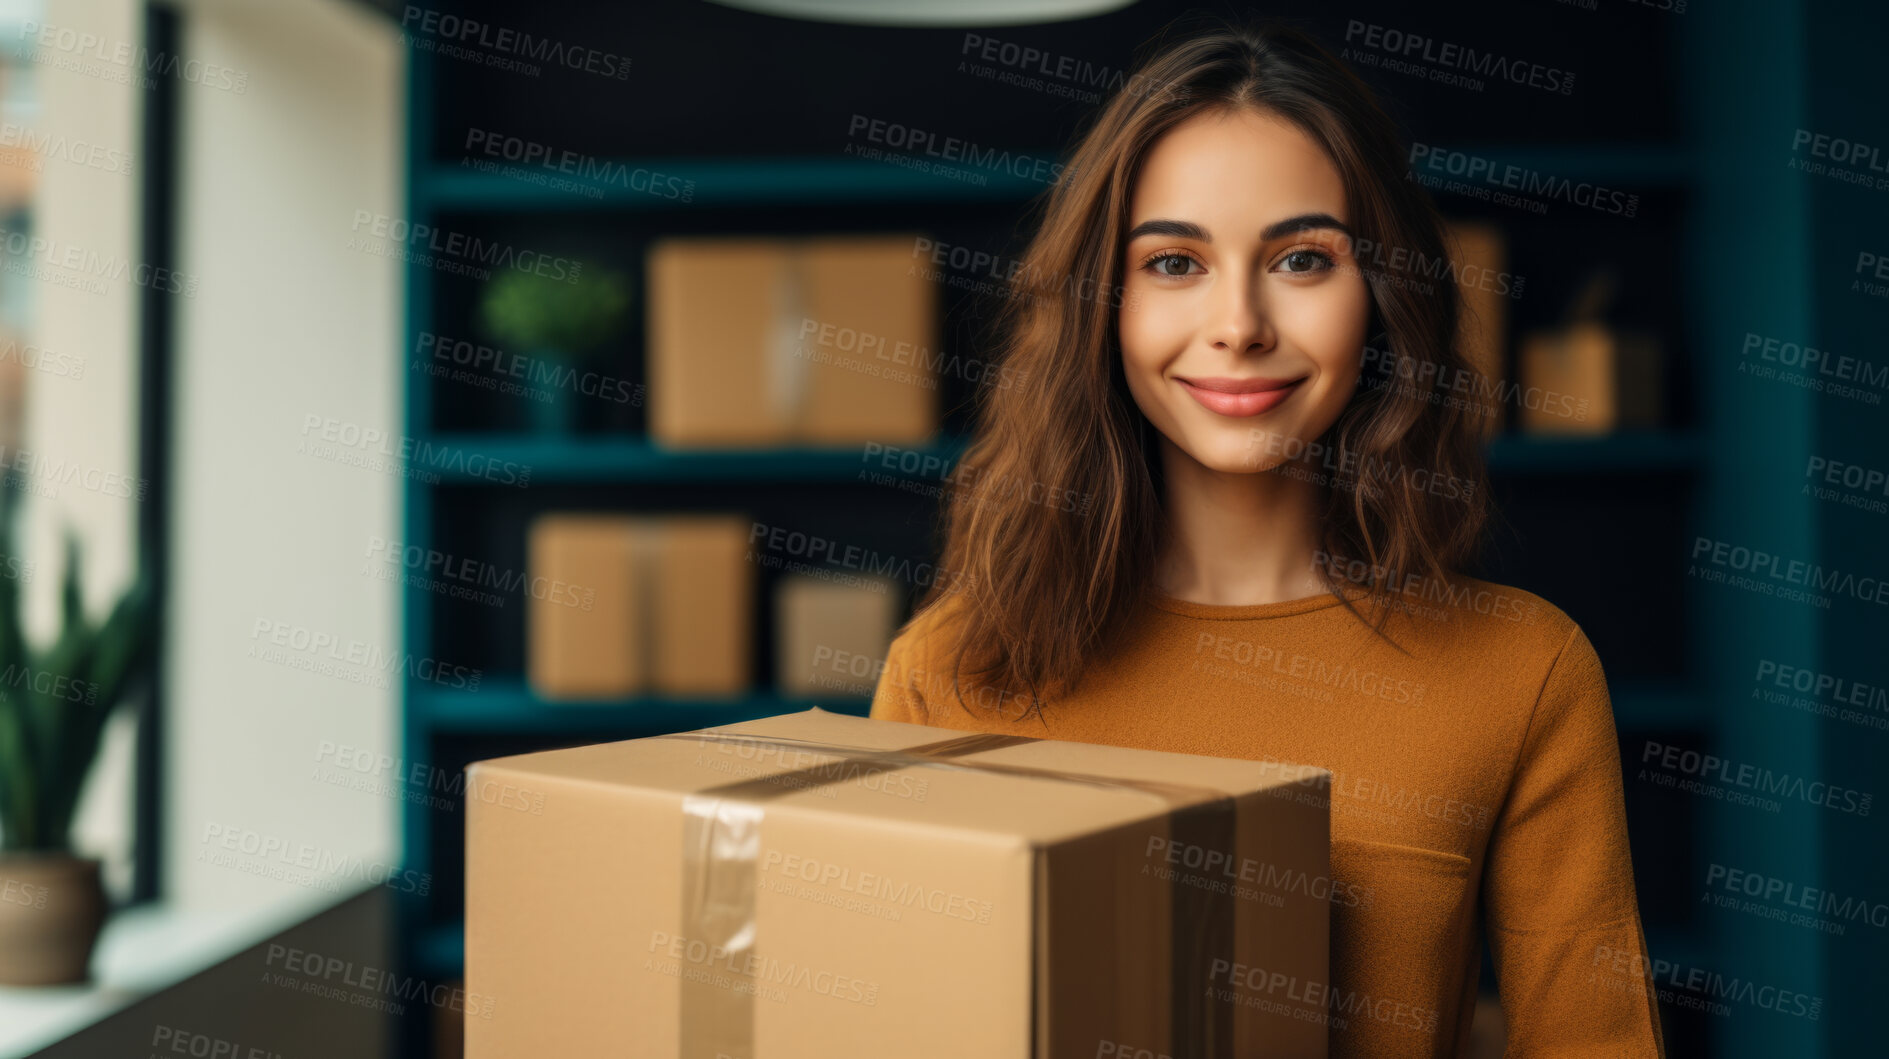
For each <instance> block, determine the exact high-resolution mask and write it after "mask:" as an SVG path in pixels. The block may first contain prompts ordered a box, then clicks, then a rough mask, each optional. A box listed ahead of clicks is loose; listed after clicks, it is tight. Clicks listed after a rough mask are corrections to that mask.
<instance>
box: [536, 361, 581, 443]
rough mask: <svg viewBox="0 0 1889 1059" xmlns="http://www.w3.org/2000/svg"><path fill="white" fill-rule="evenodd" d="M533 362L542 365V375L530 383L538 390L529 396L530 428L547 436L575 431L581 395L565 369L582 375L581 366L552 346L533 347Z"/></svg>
mask: <svg viewBox="0 0 1889 1059" xmlns="http://www.w3.org/2000/svg"><path fill="white" fill-rule="evenodd" d="M532 363H533V364H534V365H542V366H543V367H544V369H545V372H544V375H545V377H544V378H542V379H537V380H534V381H533V382H532V383H531V384H530V385H531V388H532V389H534V390H537V391H539V393H537V394H534V395H533V396H531V397H530V398H528V403H529V405H530V408H529V415H530V417H531V429H532V430H533V431H534V432H536V433H537V434H540V435H543V436H546V437H564V436H569V435H570V434H573V433H575V432H576V430H577V402H578V400H579V398H580V395H579V394H578V393H577V392H576V390H575V388H574V387H573V386H572V385H571V384H570V381H569V377H568V375H567V373H569V372H576V373H578V374H579V375H582V374H583V371H584V366H583V365H582V364H576V363H573V362H572V361H571V358H570V357H569V356H568V355H567V354H565V353H564V352H563V351H561V350H555V349H544V350H537V351H535V352H534V353H533V354H532ZM541 397H543V398H548V399H540V398H541Z"/></svg>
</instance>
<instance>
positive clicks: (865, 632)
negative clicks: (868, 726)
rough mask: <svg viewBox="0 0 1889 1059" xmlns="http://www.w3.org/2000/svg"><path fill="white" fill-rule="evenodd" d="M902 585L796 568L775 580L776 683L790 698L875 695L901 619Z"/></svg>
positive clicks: (867, 577)
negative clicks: (826, 575)
mask: <svg viewBox="0 0 1889 1059" xmlns="http://www.w3.org/2000/svg"><path fill="white" fill-rule="evenodd" d="M899 603H900V600H899V592H898V586H897V583H896V582H894V581H893V580H892V579H891V578H887V577H869V576H862V577H857V578H850V579H849V580H847V581H844V582H841V581H829V580H826V579H824V578H819V577H809V576H805V575H801V574H794V575H790V576H787V577H783V578H781V579H780V581H779V582H778V583H777V584H776V585H775V586H774V670H775V681H774V683H775V686H776V688H777V689H778V690H779V691H780V693H781V695H782V696H784V697H786V698H790V699H795V698H800V699H806V698H819V697H823V696H824V697H834V696H852V697H858V698H871V697H872V693H873V690H874V689H875V688H876V687H877V686H878V683H879V670H880V669H881V668H883V666H884V664H885V654H886V649H887V648H888V647H889V646H891V643H892V630H893V628H894V627H895V626H896V625H897V624H898V613H899Z"/></svg>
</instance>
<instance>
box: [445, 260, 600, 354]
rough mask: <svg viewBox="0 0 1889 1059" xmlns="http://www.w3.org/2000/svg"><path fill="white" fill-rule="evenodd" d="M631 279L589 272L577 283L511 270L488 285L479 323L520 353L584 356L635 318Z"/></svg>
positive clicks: (482, 300)
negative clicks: (631, 304) (632, 316)
mask: <svg viewBox="0 0 1889 1059" xmlns="http://www.w3.org/2000/svg"><path fill="white" fill-rule="evenodd" d="M629 309H630V282H629V279H628V278H627V277H626V276H624V275H623V274H622V273H620V272H609V271H604V272H585V273H581V274H580V275H579V276H578V277H577V280H576V282H566V281H564V280H560V279H551V278H550V277H547V276H540V275H538V274H537V273H535V272H522V271H519V270H517V269H509V270H507V271H505V272H504V273H501V274H500V275H499V277H498V278H497V279H494V280H493V281H492V282H490V283H488V284H486V287H485V293H484V296H483V297H482V298H481V300H480V302H479V325H480V327H481V328H483V329H484V331H485V333H486V334H487V335H489V336H491V338H492V339H493V340H494V341H496V342H498V343H500V344H501V345H504V346H507V347H509V348H510V349H512V350H513V351H515V352H519V353H526V352H529V353H533V354H538V355H551V356H557V357H560V358H562V359H566V360H578V359H581V358H582V357H584V356H586V355H588V354H590V353H594V352H596V351H597V350H598V349H600V348H602V346H603V345H604V344H605V343H607V342H609V341H610V339H612V338H614V337H616V335H617V334H619V333H620V332H621V331H622V330H623V326H624V323H625V321H627V320H628V319H629Z"/></svg>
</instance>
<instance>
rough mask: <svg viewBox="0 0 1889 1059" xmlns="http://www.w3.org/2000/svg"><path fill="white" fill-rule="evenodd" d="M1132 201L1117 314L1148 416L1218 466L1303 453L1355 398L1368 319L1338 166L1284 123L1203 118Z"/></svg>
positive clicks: (1225, 115)
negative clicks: (1305, 444) (1120, 297)
mask: <svg viewBox="0 0 1889 1059" xmlns="http://www.w3.org/2000/svg"><path fill="white" fill-rule="evenodd" d="M1129 211H1130V212H1129V238H1128V244H1127V247H1126V250H1125V252H1124V258H1123V274H1124V275H1125V276H1126V279H1124V280H1123V286H1124V288H1125V292H1124V297H1123V299H1122V304H1123V308H1122V309H1121V311H1120V313H1119V314H1118V321H1119V330H1120V334H1121V343H1122V366H1123V368H1124V369H1125V371H1126V373H1127V376H1128V389H1129V391H1130V392H1131V393H1133V394H1134V397H1135V403H1136V404H1138V405H1139V406H1140V407H1141V411H1142V414H1144V415H1146V416H1147V417H1148V419H1149V420H1150V421H1151V422H1152V423H1154V425H1155V427H1156V428H1158V429H1159V430H1160V431H1161V433H1162V434H1163V435H1165V436H1166V437H1167V438H1168V440H1169V441H1171V442H1173V443H1174V445H1176V446H1178V447H1179V448H1180V449H1181V450H1182V451H1183V452H1185V453H1187V454H1188V455H1189V456H1192V457H1193V458H1194V459H1195V460H1197V461H1199V462H1200V463H1201V464H1203V465H1205V466H1207V467H1209V468H1212V469H1214V470H1219V471H1239V472H1253V471H1262V470H1267V469H1269V468H1272V467H1275V466H1277V465H1279V464H1280V463H1282V462H1284V461H1285V460H1286V459H1287V458H1289V457H1294V456H1297V455H1299V454H1300V453H1301V452H1302V451H1303V446H1302V445H1301V444H1300V443H1301V442H1310V441H1315V440H1317V439H1318V437H1319V436H1320V435H1322V434H1323V433H1324V432H1325V431H1326V429H1327V428H1329V427H1330V426H1331V425H1332V423H1333V422H1335V421H1336V420H1337V418H1338V414H1339V412H1340V411H1342V410H1343V409H1344V407H1345V403H1346V402H1347V401H1348V400H1350V398H1351V393H1352V390H1353V388H1354V387H1355V386H1356V384H1357V381H1358V362H1359V358H1360V356H1361V353H1362V350H1363V346H1364V336H1365V328H1366V323H1367V321H1368V319H1369V317H1370V296H1369V293H1368V292H1367V290H1366V288H1365V283H1364V277H1363V275H1362V274H1360V273H1359V271H1358V269H1357V267H1356V264H1355V262H1354V260H1353V257H1352V250H1351V247H1352V239H1351V235H1350V231H1349V229H1348V228H1347V225H1349V223H1350V220H1351V218H1350V216H1349V214H1348V212H1347V210H1346V204H1345V191H1344V186H1343V184H1342V183H1340V180H1339V176H1338V170H1337V168H1336V167H1335V166H1333V165H1332V163H1331V160H1330V159H1329V158H1327V157H1326V156H1325V153H1324V152H1323V151H1322V150H1320V149H1319V147H1318V146H1317V145H1316V144H1315V143H1313V141H1312V140H1311V139H1309V138H1307V137H1306V135H1305V134H1304V133H1302V132H1300V131H1299V130H1298V129H1297V128H1296V127H1294V126H1293V125H1291V124H1289V123H1287V122H1286V121H1284V120H1282V119H1279V118H1276V117H1273V116H1271V115H1263V114H1259V113H1255V112H1253V111H1249V110H1241V111H1232V112H1221V113H1207V114H1200V115H1197V116H1195V117H1193V118H1190V119H1188V120H1187V121H1186V122H1184V123H1182V124H1180V125H1178V126H1176V127H1175V128H1173V129H1170V130H1168V132H1166V133H1165V134H1163V135H1162V137H1161V138H1160V139H1159V140H1157V141H1155V143H1154V145H1153V147H1152V148H1151V149H1150V151H1149V152H1148V155H1147V157H1146V158H1145V159H1144V160H1143V163H1142V168H1141V172H1140V175H1139V177H1138V178H1137V179H1136V182H1135V186H1134V190H1133V192H1132V198H1131V200H1130V203H1129ZM1131 306H1132V307H1133V308H1130V307H1131Z"/></svg>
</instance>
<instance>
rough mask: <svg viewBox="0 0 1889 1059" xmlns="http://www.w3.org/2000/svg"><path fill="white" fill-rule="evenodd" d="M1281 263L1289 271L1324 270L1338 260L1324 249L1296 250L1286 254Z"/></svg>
mask: <svg viewBox="0 0 1889 1059" xmlns="http://www.w3.org/2000/svg"><path fill="white" fill-rule="evenodd" d="M1295 262H1296V263H1297V264H1296V265H1295V264H1294V263H1295ZM1281 264H1283V265H1285V266H1286V268H1285V271H1287V272H1323V271H1325V270H1326V269H1328V268H1332V267H1334V266H1335V265H1336V262H1334V261H1333V260H1332V259H1331V255H1330V254H1327V253H1325V252H1324V251H1322V250H1294V251H1293V252H1291V253H1290V254H1287V255H1286V256H1285V258H1284V260H1283V261H1282V262H1281Z"/></svg>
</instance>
